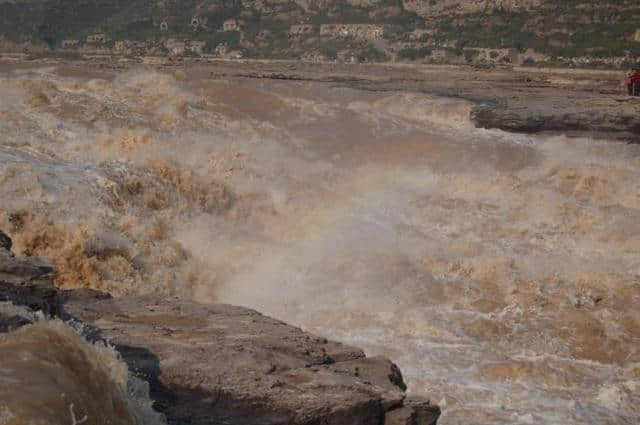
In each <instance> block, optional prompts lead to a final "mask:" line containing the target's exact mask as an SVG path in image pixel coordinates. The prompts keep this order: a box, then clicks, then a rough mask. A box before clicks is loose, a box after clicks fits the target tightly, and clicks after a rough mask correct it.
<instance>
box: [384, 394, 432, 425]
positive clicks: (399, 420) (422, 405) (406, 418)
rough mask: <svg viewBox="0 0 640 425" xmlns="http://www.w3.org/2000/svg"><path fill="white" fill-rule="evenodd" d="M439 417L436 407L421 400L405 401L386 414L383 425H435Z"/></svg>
mask: <svg viewBox="0 0 640 425" xmlns="http://www.w3.org/2000/svg"><path fill="white" fill-rule="evenodd" d="M439 417H440V408H439V407H438V406H435V405H433V404H430V403H429V402H428V401H423V400H405V402H404V405H403V406H402V407H399V408H397V409H393V410H390V411H388V412H387V413H386V415H385V418H384V425H435V424H436V423H437V422H438V418H439Z"/></svg>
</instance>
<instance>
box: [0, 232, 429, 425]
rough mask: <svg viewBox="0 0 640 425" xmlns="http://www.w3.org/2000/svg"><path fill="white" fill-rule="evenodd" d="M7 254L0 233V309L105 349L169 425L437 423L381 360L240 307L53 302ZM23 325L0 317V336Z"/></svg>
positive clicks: (29, 263)
mask: <svg viewBox="0 0 640 425" xmlns="http://www.w3.org/2000/svg"><path fill="white" fill-rule="evenodd" d="M10 248H11V240H10V239H9V238H8V237H7V236H6V235H5V234H4V233H2V232H0V301H10V302H12V303H13V304H16V305H22V306H26V307H28V308H30V309H32V310H34V311H43V312H44V313H45V314H46V315H49V316H54V317H58V318H60V319H62V320H65V321H75V322H81V323H82V324H84V326H85V328H86V329H89V331H88V332H87V335H88V337H89V338H90V339H92V340H107V341H109V342H110V343H111V344H113V345H114V346H115V348H116V350H117V351H118V352H119V353H120V355H121V356H122V358H123V360H124V361H125V362H126V363H127V365H128V366H129V369H130V371H132V373H133V374H135V375H136V376H137V377H138V378H141V379H144V380H146V381H147V382H148V383H149V388H150V395H151V398H152V399H153V400H154V408H155V409H156V410H158V411H160V412H162V413H163V414H164V415H165V416H166V418H167V422H168V423H170V424H228V425H235V424H237V425H240V424H242V425H249V424H251V425H258V424H265V425H267V424H269V425H272V424H273V425H275V424H309V425H311V424H318V425H319V424H332V425H347V424H349V425H358V424H362V425H375V424H379V425H431V424H435V423H436V421H437V419H438V417H439V415H440V409H439V408H438V407H437V406H435V405H432V404H430V403H429V401H426V400H410V399H407V398H406V394H405V390H406V386H405V384H404V382H403V379H402V374H401V372H400V370H399V369H398V367H397V366H396V365H395V364H393V363H392V362H391V361H389V360H388V359H386V358H383V357H366V356H365V354H364V353H363V351H362V350H360V349H358V348H355V347H350V346H347V345H344V344H341V343H337V342H333V341H328V340H326V339H324V338H319V337H317V336H314V335H311V334H308V333H306V332H304V331H302V330H301V329H299V328H296V327H293V326H290V325H287V324H286V323H283V322H281V321H278V320H275V319H272V318H269V317H266V316H263V315H262V314H260V313H258V312H256V311H253V310H249V309H246V308H242V307H235V306H230V305H224V304H213V305H204V304H199V303H196V302H193V301H188V300H181V299H178V298H169V299H166V298H160V297H157V296H140V297H125V298H112V297H111V296H109V295H108V294H104V293H99V292H95V291H90V290H74V291H61V290H58V289H56V288H55V287H54V286H53V285H52V279H51V277H52V273H53V270H52V269H51V267H49V266H47V265H46V263H44V262H42V261H40V260H37V259H32V258H20V257H17V256H15V255H14V254H12V253H11V252H10ZM26 324H29V320H28V319H25V317H18V316H8V315H3V314H2V313H0V332H12V331H14V330H15V329H17V328H19V327H21V326H23V325H26ZM76 327H77V326H76ZM0 385H2V384H1V383H0ZM19 390H20V389H19V388H18V389H16V391H19Z"/></svg>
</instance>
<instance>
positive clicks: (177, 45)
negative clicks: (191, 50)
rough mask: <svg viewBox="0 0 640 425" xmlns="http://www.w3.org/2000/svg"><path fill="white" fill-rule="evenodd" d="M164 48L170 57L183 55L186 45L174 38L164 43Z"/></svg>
mask: <svg viewBox="0 0 640 425" xmlns="http://www.w3.org/2000/svg"><path fill="white" fill-rule="evenodd" d="M164 47H166V49H167V50H168V51H169V54H170V55H172V56H180V55H183V54H184V52H185V49H186V43H185V42H184V41H181V40H176V39H175V38H169V39H167V40H166V41H165V42H164Z"/></svg>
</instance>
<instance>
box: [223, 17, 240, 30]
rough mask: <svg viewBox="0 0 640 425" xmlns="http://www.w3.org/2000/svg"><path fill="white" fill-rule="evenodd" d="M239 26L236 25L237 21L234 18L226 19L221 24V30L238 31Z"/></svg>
mask: <svg viewBox="0 0 640 425" xmlns="http://www.w3.org/2000/svg"><path fill="white" fill-rule="evenodd" d="M239 29H240V26H239V25H238V21H236V20H235V19H227V20H225V21H224V23H223V24H222V30H223V31H238V30H239Z"/></svg>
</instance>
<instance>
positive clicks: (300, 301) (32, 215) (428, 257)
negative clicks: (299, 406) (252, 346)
mask: <svg viewBox="0 0 640 425" xmlns="http://www.w3.org/2000/svg"><path fill="white" fill-rule="evenodd" d="M471 106H472V105H471V104H468V103H466V102H464V101H462V100H451V99H442V98H434V97H429V96H425V95H422V94H416V93H404V92H367V91H362V90H356V89H352V88H349V87H345V86H341V85H328V84H323V83H311V82H285V81H280V82H278V81H263V80H249V79H245V80H243V79H230V80H220V79H212V78H208V77H207V74H206V73H198V72H197V70H189V71H184V70H164V71H153V70H146V69H139V70H133V71H127V72H121V73H115V72H111V71H104V70H99V71H87V70H82V69H81V68H71V67H64V66H61V67H58V68H54V67H51V68H30V69H5V70H4V71H2V74H1V78H0V142H1V143H0V198H1V199H2V205H1V207H0V228H1V229H5V230H7V231H8V232H9V233H10V234H11V236H12V237H13V239H14V249H15V251H16V252H18V253H21V254H30V255H39V256H42V257H45V258H48V259H49V260H50V261H52V262H53V263H54V265H55V266H56V268H57V270H58V275H57V278H56V279H57V284H58V285H59V286H62V287H66V288H71V287H79V286H89V287H92V288H96V289H101V290H105V291H108V292H110V293H112V294H114V295H116V296H118V295H126V294H138V293H149V292H155V293H158V292H160V293H164V294H167V295H170V294H171V295H173V294H177V295H181V296H186V297H192V298H195V299H198V300H205V301H221V302H229V303H233V304H239V305H244V306H249V307H253V308H256V309H257V310H259V311H261V312H263V313H265V314H269V315H272V316H275V317H278V318H280V319H283V320H285V321H288V322H290V323H292V324H296V325H299V326H302V327H304V328H305V329H307V330H310V331H313V332H316V333H319V334H322V335H324V336H327V337H331V338H337V339H339V340H342V341H344V342H348V343H353V344H356V345H358V346H361V347H364V348H365V349H366V350H367V351H368V353H369V354H384V355H387V356H389V357H390V358H391V359H393V360H394V361H396V362H397V363H398V364H399V365H400V367H401V369H402V370H403V372H404V374H405V378H406V380H407V382H408V384H409V390H410V391H412V392H414V393H420V394H425V395H427V396H428V397H431V399H432V400H433V401H435V402H439V403H440V404H441V406H442V407H443V416H442V418H441V419H440V422H439V423H442V424H445V425H446V424H463V423H464V424H467V423H472V424H487V425H488V424H517V423H521V424H533V423H545V424H563V425H564V424H587V423H588V424H592V423H598V424H625V423H626V424H632V423H638V422H639V421H640V412H639V411H638V409H637V406H638V403H640V396H639V394H640V352H639V345H640V344H639V338H640V310H638V308H637V306H638V305H640V304H639V303H640V257H639V256H638V253H639V252H640V185H638V182H640V146H633V145H626V144H622V143H614V142H610V141H600V140H589V139H584V138H582V139H579V138H572V139H570V138H565V137H561V136H535V137H534V136H523V135H513V134H508V133H503V132H500V131H489V130H480V129H476V128H474V127H473V125H472V124H471V123H470V121H469V113H470V109H471ZM25 332H33V331H28V330H27V331H25ZM38 332H41V333H42V332H52V331H51V330H50V329H49V328H45V329H40V330H38ZM22 337H26V335H23V336H22ZM34 343H35V342H34ZM1 349H2V347H1V346H0V350H1ZM65 408H66V407H65ZM76 413H78V412H76ZM78 419H79V418H78Z"/></svg>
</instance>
